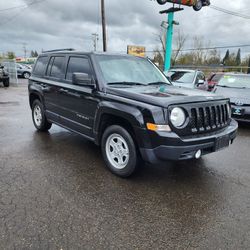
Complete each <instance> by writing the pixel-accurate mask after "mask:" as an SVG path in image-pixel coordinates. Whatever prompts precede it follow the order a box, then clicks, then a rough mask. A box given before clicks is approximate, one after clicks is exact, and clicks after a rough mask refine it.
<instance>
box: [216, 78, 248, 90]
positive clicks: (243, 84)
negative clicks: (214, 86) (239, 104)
mask: <svg viewBox="0 0 250 250" xmlns="http://www.w3.org/2000/svg"><path fill="white" fill-rule="evenodd" d="M218 86H222V87H228V88H250V76H248V75H245V76H244V75H225V76H223V77H222V78H221V80H220V81H219V84H218Z"/></svg>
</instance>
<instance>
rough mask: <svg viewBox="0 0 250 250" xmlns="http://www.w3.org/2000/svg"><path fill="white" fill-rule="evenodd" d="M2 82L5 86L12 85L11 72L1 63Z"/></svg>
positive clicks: (0, 76) (0, 75)
mask: <svg viewBox="0 0 250 250" xmlns="http://www.w3.org/2000/svg"><path fill="white" fill-rule="evenodd" d="M0 82H2V83H3V86H4V87H6V88H7V87H9V86H10V78H9V73H8V72H7V71H6V70H5V68H4V66H3V65H0Z"/></svg>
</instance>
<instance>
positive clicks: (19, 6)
mask: <svg viewBox="0 0 250 250" xmlns="http://www.w3.org/2000/svg"><path fill="white" fill-rule="evenodd" d="M44 1H46V0H40V1H32V2H31V3H28V4H23V5H18V6H14V7H11V8H6V9H0V12H4V11H10V10H15V9H22V8H27V7H29V6H31V5H34V4H37V3H40V2H44Z"/></svg>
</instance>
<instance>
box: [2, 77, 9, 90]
mask: <svg viewBox="0 0 250 250" xmlns="http://www.w3.org/2000/svg"><path fill="white" fill-rule="evenodd" d="M3 86H4V87H5V88H8V87H9V86H10V80H9V79H4V80H3Z"/></svg>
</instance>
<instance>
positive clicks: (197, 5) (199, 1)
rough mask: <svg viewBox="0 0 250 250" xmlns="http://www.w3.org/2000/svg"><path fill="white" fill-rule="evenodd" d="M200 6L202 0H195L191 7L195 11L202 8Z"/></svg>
mask: <svg viewBox="0 0 250 250" xmlns="http://www.w3.org/2000/svg"><path fill="white" fill-rule="evenodd" d="M202 6H203V2H202V0H197V1H196V4H195V5H194V7H193V8H194V10H195V11H199V10H201V9H202Z"/></svg>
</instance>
